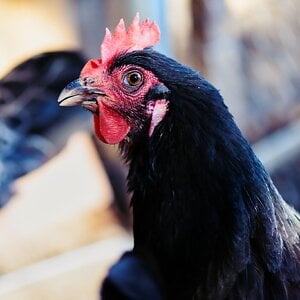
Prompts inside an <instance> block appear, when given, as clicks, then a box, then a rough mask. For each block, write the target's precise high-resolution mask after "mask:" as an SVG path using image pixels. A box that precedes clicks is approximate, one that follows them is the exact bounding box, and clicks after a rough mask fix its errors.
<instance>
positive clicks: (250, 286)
mask: <svg viewBox="0 0 300 300" xmlns="http://www.w3.org/2000/svg"><path fill="white" fill-rule="evenodd" d="M158 40H159V29H158V27H157V25H156V24H155V23H151V24H150V23H149V21H148V20H146V21H144V22H141V23H139V18H138V16H136V18H135V19H134V20H133V22H132V24H131V25H130V27H129V28H128V30H127V31H126V29H125V26H124V22H123V20H121V21H120V23H119V25H118V26H117V27H116V29H115V32H114V34H113V35H112V34H111V33H110V32H109V31H107V33H106V36H105V38H104V41H103V43H102V45H101V59H95V60H90V61H89V62H88V63H87V64H86V66H85V67H84V68H83V70H82V72H81V75H80V78H79V79H78V80H77V81H74V82H73V83H71V84H69V85H68V86H67V87H66V88H65V90H64V91H63V92H62V94H61V95H60V97H59V103H60V105H62V106H69V105H75V104H81V105H83V106H84V107H85V108H87V109H88V110H90V111H92V112H93V115H94V123H95V131H96V134H97V136H98V137H99V138H100V139H101V140H102V141H104V142H106V143H110V144H117V143H119V144H120V149H121V151H122V154H123V156H124V157H125V159H126V161H127V162H128V164H129V174H128V187H129V191H131V192H132V209H133V218H134V224H133V234H134V249H133V250H132V252H131V253H129V254H127V256H125V257H124V258H123V259H121V260H120V262H119V263H117V264H116V265H115V266H114V267H113V268H112V270H111V272H110V273H109V275H108V277H107V278H106V280H105V284H104V289H103V297H104V299H148V298H145V297H143V291H144V294H148V293H149V290H152V292H153V295H155V296H153V298H152V299H159V298H160V297H162V298H164V299H300V244H299V232H300V222H299V220H300V219H299V216H298V214H297V213H296V212H295V211H294V210H293V209H292V208H291V207H289V206H288V205H287V204H286V203H285V202H284V200H283V199H282V198H281V196H280V195H279V194H278V192H277V190H276V188H275V187H274V185H273V183H272V181H271V179H270V177H269V175H268V174H267V172H266V171H265V169H264V167H263V166H262V164H261V163H260V161H259V160H258V159H257V158H256V156H255V155H254V153H253V151H252V150H251V148H250V146H249V144H248V142H247V141H246V140H245V139H244V137H243V136H242V134H241V132H240V130H239V129H238V128H237V126H236V124H235V123H234V121H233V118H232V116H231V114H230V113H229V112H228V109H227V107H226V106H225V105H224V103H223V100H222V97H221V96H220V94H219V92H218V90H216V89H215V88H214V87H213V86H212V85H211V84H210V83H208V82H207V81H206V80H205V79H204V78H202V77H201V75H199V73H198V72H196V71H194V70H192V69H190V68H188V67H185V66H183V65H181V64H179V63H178V62H176V61H174V60H173V59H170V58H168V57H166V56H164V55H162V54H160V53H158V52H156V51H154V50H152V49H151V48H149V47H151V46H153V45H154V44H155V43H156V42H158ZM124 259H125V261H124ZM139 261H140V262H141V267H140V268H138V267H137V266H138V265H139V263H138V262H139ZM135 268H136V270H137V274H138V275H135V276H132V275H133V274H132V273H133V272H134V270H135ZM122 276H123V278H124V281H122ZM130 278H132V280H130ZM147 280H148V281H147ZM126 282H128V290H126V284H124V283H126ZM140 282H142V283H145V282H148V284H147V287H148V288H145V289H138V286H139V283H140ZM155 289H157V290H158V291H159V293H157V292H156V291H155V292H154V290H155ZM132 291H136V292H137V291H138V292H137V293H136V294H134V293H131V292H132ZM110 295H111V297H110ZM113 295H115V296H113ZM116 295H117V296H116ZM114 297H117V298H114Z"/></svg>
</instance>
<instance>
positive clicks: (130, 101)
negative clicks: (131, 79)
mask: <svg viewBox="0 0 300 300" xmlns="http://www.w3.org/2000/svg"><path fill="white" fill-rule="evenodd" d="M107 70H108V68H107V67H106V66H103V64H102V63H101V60H90V61H89V62H88V63H87V64H86V65H85V66H84V68H83V70H82V72H81V75H80V78H81V80H82V82H85V84H86V85H89V86H92V87H95V88H97V89H100V90H102V91H104V92H105V94H106V95H105V96H101V97H98V98H97V101H98V108H99V110H98V112H97V113H95V114H94V126H95V132H96V134H97V136H98V137H99V138H100V139H101V140H102V141H103V142H105V143H108V144H117V143H119V142H120V141H122V140H123V139H124V138H125V137H126V135H127V134H128V133H129V131H130V130H132V129H134V127H135V126H137V123H136V122H135V121H136V120H135V118H134V117H135V116H138V115H140V116H142V115H143V116H148V117H152V115H155V119H154V121H153V122H154V123H153V124H152V122H151V127H152V128H151V132H150V131H149V135H151V134H152V132H153V130H154V127H155V126H156V125H157V124H158V122H157V113H156V114H153V111H155V110H153V109H152V110H150V111H149V109H147V107H145V105H143V102H144V98H145V95H146V94H147V92H148V91H149V89H150V88H151V87H152V86H153V85H156V84H158V83H159V81H158V79H157V78H156V77H155V76H154V74H153V73H151V72H150V71H148V70H144V69H142V68H140V67H138V66H133V65H128V66H121V67H120V68H116V69H114V70H112V72H111V73H109V72H108V71H107ZM135 70H136V71H138V72H140V73H141V74H142V77H143V81H142V83H141V84H140V85H139V86H130V85H128V83H126V80H125V78H126V74H127V73H128V72H129V71H135ZM86 78H89V80H86ZM160 101H161V100H160ZM160 103H161V102H160ZM151 105H152V106H153V103H152V104H151ZM157 107H158V106H157ZM166 111H167V104H166V103H165V104H164V105H163V106H162V107H160V109H157V112H158V113H159V114H160V117H159V118H158V119H159V120H162V119H163V117H164V115H165V113H166ZM153 126H154V127H153Z"/></svg>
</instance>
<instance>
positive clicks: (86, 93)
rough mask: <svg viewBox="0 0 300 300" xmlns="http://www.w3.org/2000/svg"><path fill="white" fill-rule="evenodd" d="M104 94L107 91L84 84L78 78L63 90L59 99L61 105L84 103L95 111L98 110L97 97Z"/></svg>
mask: <svg viewBox="0 0 300 300" xmlns="http://www.w3.org/2000/svg"><path fill="white" fill-rule="evenodd" d="M103 96H105V93H104V92H103V91H102V90H100V89H97V88H95V87H91V86H88V85H84V84H83V83H82V81H81V79H77V80H74V81H72V82H71V83H69V84H68V85H67V86H66V87H65V88H64V89H63V90H62V92H61V93H60V95H59V97H58V100H57V101H58V103H59V105H60V106H75V105H82V106H83V107H85V108H86V109H88V110H90V111H91V112H94V113H95V112H97V111H98V103H97V97H103Z"/></svg>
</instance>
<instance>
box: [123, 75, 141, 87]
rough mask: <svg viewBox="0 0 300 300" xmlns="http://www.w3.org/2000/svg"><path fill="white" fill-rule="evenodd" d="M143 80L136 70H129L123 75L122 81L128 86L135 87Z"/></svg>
mask: <svg viewBox="0 0 300 300" xmlns="http://www.w3.org/2000/svg"><path fill="white" fill-rule="evenodd" d="M142 82H143V76H142V74H141V73H140V72H138V71H130V72H128V73H127V74H126V75H125V77H124V83H125V84H126V85H129V86H133V87H137V86H139V85H141V84H142Z"/></svg>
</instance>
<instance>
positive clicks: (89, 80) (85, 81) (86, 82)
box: [82, 77, 95, 85]
mask: <svg viewBox="0 0 300 300" xmlns="http://www.w3.org/2000/svg"><path fill="white" fill-rule="evenodd" d="M82 81H83V84H84V85H90V84H93V83H94V82H95V80H94V79H93V78H91V77H85V78H83V80H82Z"/></svg>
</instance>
